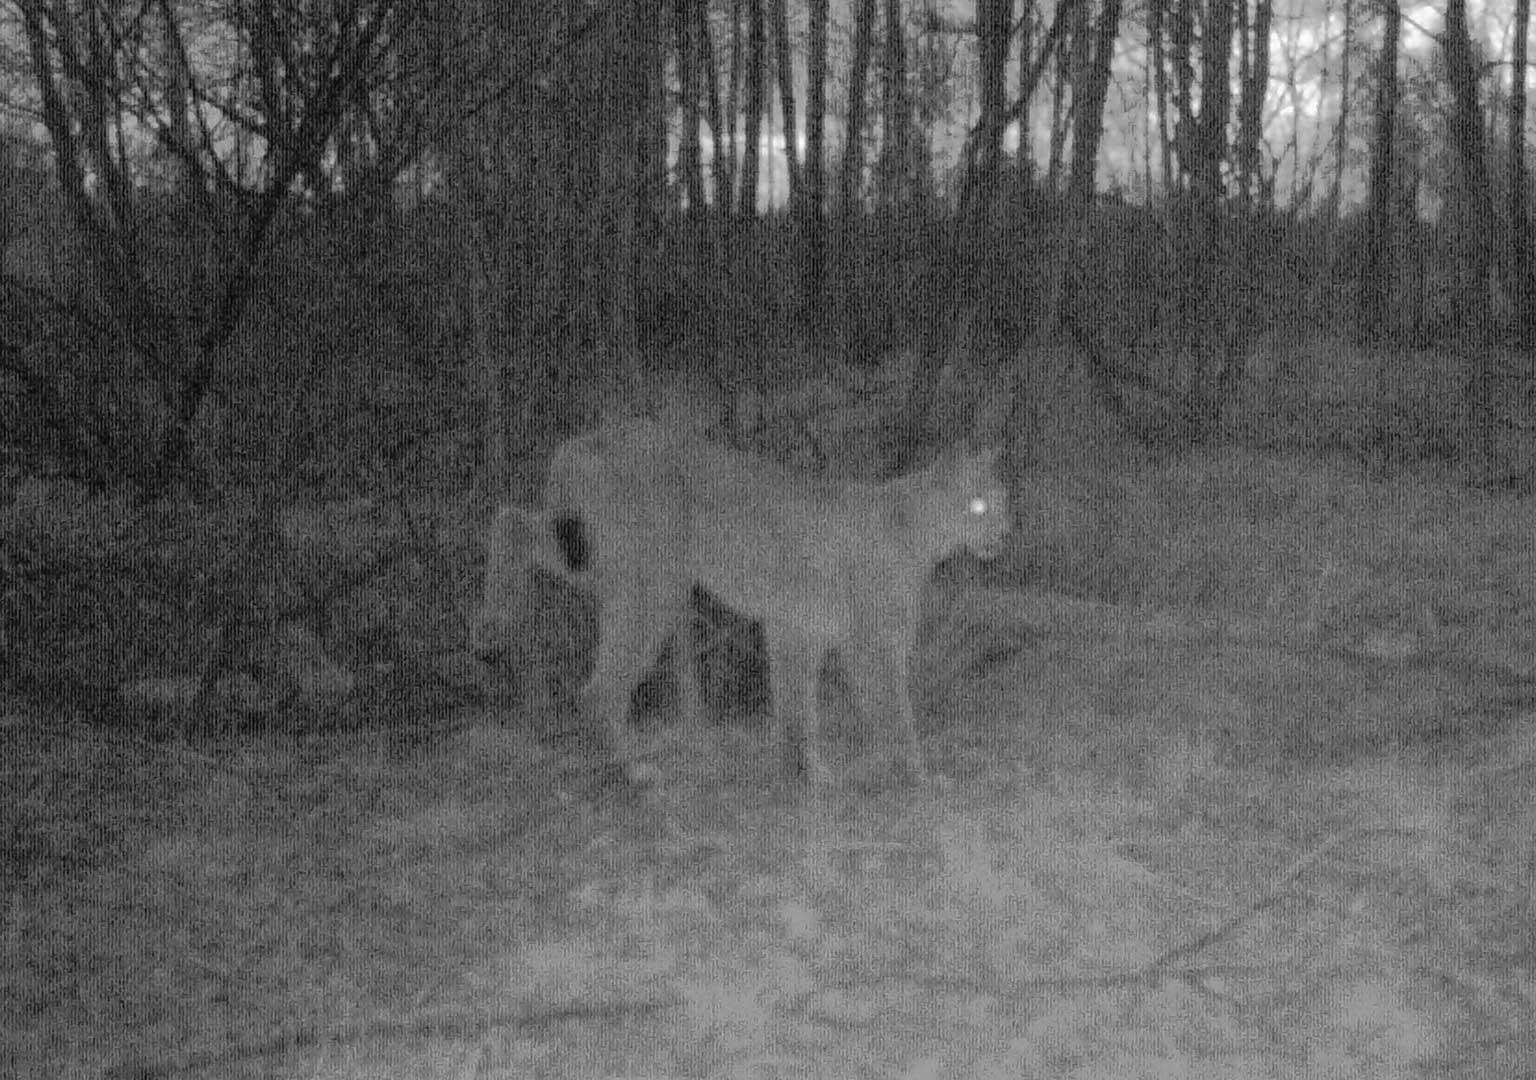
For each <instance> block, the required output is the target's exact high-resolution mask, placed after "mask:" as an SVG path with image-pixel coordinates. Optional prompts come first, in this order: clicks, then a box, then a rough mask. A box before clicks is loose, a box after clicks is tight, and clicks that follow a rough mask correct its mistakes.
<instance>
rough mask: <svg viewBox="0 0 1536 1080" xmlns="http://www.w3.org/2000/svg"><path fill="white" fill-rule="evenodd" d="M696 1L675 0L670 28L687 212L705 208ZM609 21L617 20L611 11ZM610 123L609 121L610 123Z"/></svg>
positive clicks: (680, 165)
mask: <svg viewBox="0 0 1536 1080" xmlns="http://www.w3.org/2000/svg"><path fill="white" fill-rule="evenodd" d="M697 2H698V0H677V2H676V3H675V4H673V6H672V20H673V29H674V30H675V32H676V34H677V80H678V83H679V86H680V89H681V91H682V102H681V106H680V109H681V112H682V130H681V131H680V132H679V133H678V138H677V141H678V147H677V171H678V174H679V179H681V180H682V183H683V191H684V192H685V193H686V196H687V199H688V213H689V215H690V216H691V215H694V214H698V213H700V212H701V211H702V210H703V209H704V164H703V154H702V152H701V150H700V148H699V124H700V123H701V121H702V119H703V117H702V115H701V114H702V111H703V110H702V109H701V108H700V107H699V50H698V43H697V35H696V33H695V30H696V24H695V22H694V16H693V9H694V7H695V5H696V4H697ZM608 17H609V18H610V19H618V18H619V16H618V14H617V13H616V12H612V11H610V13H609V15H608ZM609 122H610V123H611V120H610V121H609Z"/></svg>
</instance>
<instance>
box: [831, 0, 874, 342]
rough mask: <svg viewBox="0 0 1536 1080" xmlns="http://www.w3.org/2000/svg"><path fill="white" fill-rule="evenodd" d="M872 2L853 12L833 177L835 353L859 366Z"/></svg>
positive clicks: (863, 2) (863, 1)
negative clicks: (839, 154)
mask: <svg viewBox="0 0 1536 1080" xmlns="http://www.w3.org/2000/svg"><path fill="white" fill-rule="evenodd" d="M874 32H875V0H858V6H857V7H856V8H855V9H854V22H853V60H852V63H851V64H850V66H849V70H848V111H847V113H846V115H847V118H848V124H847V133H846V136H845V138H844V140H843V160H842V163H841V168H840V169H839V170H838V177H837V250H836V252H835V253H834V258H835V259H836V264H837V265H836V273H837V282H838V287H837V289H836V297H837V333H838V340H839V352H840V353H841V354H842V355H843V356H844V357H846V358H848V359H850V360H852V361H854V362H856V363H857V362H859V361H862V360H865V359H867V357H866V356H865V355H864V353H865V352H866V350H867V349H868V347H869V346H868V344H867V341H868V339H867V337H866V336H865V335H864V334H863V333H861V332H860V325H859V323H860V318H861V316H860V312H859V303H858V299H859V283H858V254H857V252H856V250H855V249H856V248H857V246H858V245H857V241H858V221H859V203H860V201H861V200H860V198H859V193H860V189H861V188H862V187H863V179H864V113H865V102H866V100H867V99H866V97H865V93H864V88H865V84H866V83H867V82H868V81H869V61H870V56H871V54H872V53H873V50H874Z"/></svg>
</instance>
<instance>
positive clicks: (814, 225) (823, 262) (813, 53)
mask: <svg viewBox="0 0 1536 1080" xmlns="http://www.w3.org/2000/svg"><path fill="white" fill-rule="evenodd" d="M829 7H830V5H829V3H828V0H810V15H811V40H810V56H809V57H808V60H807V63H808V65H809V67H808V70H807V79H806V82H807V87H806V101H805V191H804V198H803V199H802V200H801V205H800V215H799V216H800V238H801V244H802V246H803V248H804V252H805V279H804V289H805V298H804V303H805V313H806V321H807V323H808V324H809V325H810V327H811V328H812V329H813V331H814V332H818V333H819V332H820V330H821V328H822V293H823V291H824V289H823V286H824V284H825V281H826V270H827V248H826V237H825V235H824V233H825V219H824V216H823V215H824V214H825V209H826V193H827V192H826V188H827V179H826V172H825V162H826V157H825V145H824V144H825V141H826V122H827V20H828V18H829V17H830V12H829Z"/></svg>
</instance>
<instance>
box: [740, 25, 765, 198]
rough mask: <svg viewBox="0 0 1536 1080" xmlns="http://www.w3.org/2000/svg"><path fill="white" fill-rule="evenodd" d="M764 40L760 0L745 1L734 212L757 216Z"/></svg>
mask: <svg viewBox="0 0 1536 1080" xmlns="http://www.w3.org/2000/svg"><path fill="white" fill-rule="evenodd" d="M767 76H768V39H767V28H766V26H765V20H764V17H763V0H747V123H746V145H745V146H743V147H742V149H741V195H740V198H739V201H738V204H737V213H738V214H740V215H741V216H742V217H743V218H751V217H755V216H756V215H757V186H758V180H757V174H758V160H759V158H758V153H759V147H760V146H761V144H762V138H763V112H764V111H765V109H766V107H767V93H766V85H767Z"/></svg>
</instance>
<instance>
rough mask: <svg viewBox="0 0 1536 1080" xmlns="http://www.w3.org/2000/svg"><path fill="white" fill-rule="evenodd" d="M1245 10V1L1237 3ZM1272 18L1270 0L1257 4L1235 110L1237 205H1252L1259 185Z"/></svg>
mask: <svg viewBox="0 0 1536 1080" xmlns="http://www.w3.org/2000/svg"><path fill="white" fill-rule="evenodd" d="M1237 2H1238V3H1240V4H1242V5H1243V8H1242V10H1244V11H1246V10H1247V2H1248V0H1237ZM1273 14H1274V8H1273V0H1257V7H1256V10H1255V12H1254V16H1253V27H1252V33H1251V40H1250V44H1249V47H1248V52H1247V54H1248V56H1249V58H1250V59H1249V63H1248V70H1247V71H1246V72H1245V73H1244V77H1243V82H1242V98H1241V99H1240V100H1239V102H1238V106H1237V197H1238V200H1239V201H1240V203H1241V205H1242V206H1244V207H1245V208H1246V207H1250V206H1252V204H1253V193H1254V185H1255V184H1256V183H1262V177H1261V176H1260V175H1259V170H1260V167H1261V165H1260V160H1259V148H1260V146H1261V145H1262V142H1263V138H1264V98H1265V97H1266V95H1267V94H1268V92H1269V27H1270V23H1271V21H1272V17H1273Z"/></svg>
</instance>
